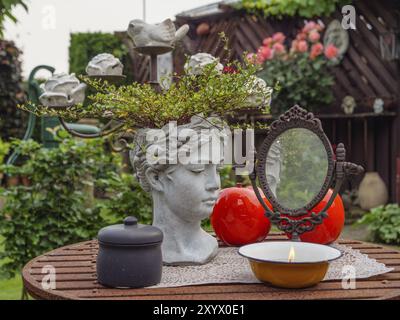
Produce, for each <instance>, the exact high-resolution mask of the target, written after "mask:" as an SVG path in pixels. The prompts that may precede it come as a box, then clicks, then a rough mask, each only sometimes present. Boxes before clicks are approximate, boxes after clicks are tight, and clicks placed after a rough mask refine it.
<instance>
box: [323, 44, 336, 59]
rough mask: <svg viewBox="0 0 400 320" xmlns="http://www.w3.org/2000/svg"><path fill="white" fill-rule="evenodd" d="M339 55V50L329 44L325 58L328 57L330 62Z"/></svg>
mask: <svg viewBox="0 0 400 320" xmlns="http://www.w3.org/2000/svg"><path fill="white" fill-rule="evenodd" d="M338 54H339V50H338V48H336V47H335V46H334V45H333V44H329V45H328V46H327V47H326V48H325V57H327V58H328V59H329V60H331V59H334V58H336V57H337V56H338Z"/></svg>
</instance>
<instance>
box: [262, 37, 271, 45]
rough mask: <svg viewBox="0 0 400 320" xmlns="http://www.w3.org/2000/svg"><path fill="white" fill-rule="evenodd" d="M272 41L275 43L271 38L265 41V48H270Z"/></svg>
mask: <svg viewBox="0 0 400 320" xmlns="http://www.w3.org/2000/svg"><path fill="white" fill-rule="evenodd" d="M272 41H273V40H272V38H271V37H269V38H265V39H264V41H263V45H264V46H265V47H270V46H271V44H272Z"/></svg>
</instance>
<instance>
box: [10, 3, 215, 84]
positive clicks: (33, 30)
mask: <svg viewBox="0 0 400 320" xmlns="http://www.w3.org/2000/svg"><path fill="white" fill-rule="evenodd" d="M214 2H217V0H146V3H147V5H146V18H147V21H148V22H152V23H155V22H160V21H162V20H164V19H166V18H173V17H174V16H175V15H176V14H178V13H180V12H182V11H184V10H189V9H192V8H196V7H199V6H202V5H205V4H209V3H214ZM27 3H28V6H29V13H26V12H25V11H24V10H23V9H22V8H19V9H16V10H15V14H16V16H17V18H18V20H19V23H18V24H17V25H13V24H11V23H6V32H5V36H6V39H7V40H14V41H15V42H16V44H17V46H18V47H19V48H20V49H22V50H23V52H24V53H23V57H22V60H23V71H24V76H25V77H26V76H27V75H28V74H29V72H30V71H31V70H32V69H33V68H34V67H35V66H37V65H39V64H47V65H50V66H54V67H55V68H56V69H57V72H67V71H68V46H69V34H70V33H71V32H95V31H102V32H114V31H123V30H126V28H127V26H128V23H129V21H130V20H132V19H136V18H140V19H142V18H143V5H142V4H143V0H68V1H67V0H27Z"/></svg>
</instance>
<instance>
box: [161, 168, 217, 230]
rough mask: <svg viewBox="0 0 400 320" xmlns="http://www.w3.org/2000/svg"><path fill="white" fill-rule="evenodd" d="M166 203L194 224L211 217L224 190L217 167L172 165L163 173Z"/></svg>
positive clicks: (185, 219)
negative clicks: (220, 190)
mask: <svg viewBox="0 0 400 320" xmlns="http://www.w3.org/2000/svg"><path fill="white" fill-rule="evenodd" d="M162 179H163V182H165V183H164V184H163V191H162V192H163V194H164V197H165V204H166V206H168V207H169V208H170V210H171V211H172V212H174V213H176V215H177V216H178V217H179V218H181V219H182V220H184V221H186V222H189V223H192V222H199V221H202V220H204V219H207V218H209V217H210V215H211V213H212V210H213V208H214V205H215V202H216V201H217V199H218V193H219V189H220V187H221V182H220V176H219V170H218V166H217V165H215V164H207V165H204V164H187V165H182V164H178V165H173V166H171V167H170V168H169V169H167V170H166V172H164V174H163V178H162Z"/></svg>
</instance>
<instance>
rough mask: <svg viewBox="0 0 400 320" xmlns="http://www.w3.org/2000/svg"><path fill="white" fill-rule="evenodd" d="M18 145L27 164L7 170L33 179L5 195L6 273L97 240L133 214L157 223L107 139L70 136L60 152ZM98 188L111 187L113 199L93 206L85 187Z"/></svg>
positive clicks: (1, 217)
mask: <svg viewBox="0 0 400 320" xmlns="http://www.w3.org/2000/svg"><path fill="white" fill-rule="evenodd" d="M64 134H65V132H64V133H63V134H60V135H61V136H63V135H64ZM13 145H14V147H16V148H18V149H19V151H20V153H21V156H22V157H24V158H25V161H24V163H23V164H22V165H21V166H20V167H17V166H12V165H11V166H3V169H4V171H5V172H6V173H7V174H8V175H10V176H13V175H19V176H24V177H26V178H28V181H29V185H26V186H25V185H19V186H15V187H12V188H9V189H7V190H3V191H1V192H0V195H2V196H4V197H6V199H7V200H6V204H5V207H4V208H3V210H2V211H1V213H0V234H1V235H2V236H3V237H4V239H5V241H4V243H3V245H4V252H3V253H0V260H1V259H6V263H5V264H4V265H3V266H1V273H2V274H3V275H5V276H8V277H11V276H13V275H14V274H15V273H16V270H20V269H21V268H22V267H23V266H24V265H25V264H26V263H27V262H28V261H29V260H31V259H32V258H34V257H36V256H38V255H40V254H43V253H45V252H47V251H50V250H52V249H55V248H57V247H60V246H64V245H68V244H72V243H76V242H79V241H84V240H90V239H93V238H95V237H96V235H97V232H98V231H99V230H100V229H101V228H102V227H104V226H106V225H108V224H110V223H121V221H122V219H123V218H124V217H126V216H127V215H136V216H137V217H138V218H139V219H140V221H144V222H148V221H150V220H151V216H150V215H151V202H150V200H149V199H148V198H147V200H148V201H147V202H146V198H145V197H144V192H143V191H141V189H139V187H138V186H137V184H135V182H134V181H133V180H132V179H131V177H129V176H128V175H126V176H119V174H118V172H119V171H120V170H121V161H122V160H121V157H120V156H119V155H116V154H112V153H109V154H107V153H106V152H104V140H101V139H100V140H90V141H81V140H74V139H71V138H64V139H63V140H62V141H60V145H59V147H58V148H54V149H44V148H42V146H41V145H40V144H38V143H36V142H34V141H32V140H29V141H15V142H13ZM93 184H94V185H97V186H99V187H107V191H108V193H109V195H110V199H106V200H101V201H98V203H96V204H95V205H93V206H91V207H87V206H85V204H86V202H87V193H85V189H86V186H93ZM141 215H143V217H142V216H141Z"/></svg>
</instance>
